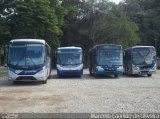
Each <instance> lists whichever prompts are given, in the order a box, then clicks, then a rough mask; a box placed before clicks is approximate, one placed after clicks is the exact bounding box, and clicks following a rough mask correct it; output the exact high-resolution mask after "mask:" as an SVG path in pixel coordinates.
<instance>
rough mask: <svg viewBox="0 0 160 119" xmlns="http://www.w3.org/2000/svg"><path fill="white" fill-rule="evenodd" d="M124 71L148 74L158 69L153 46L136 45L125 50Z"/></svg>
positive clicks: (130, 73)
mask: <svg viewBox="0 0 160 119" xmlns="http://www.w3.org/2000/svg"><path fill="white" fill-rule="evenodd" d="M123 59H124V73H125V74H127V75H148V77H151V76H152V73H154V72H155V71H156V67H157V65H156V62H157V61H156V51H155V48H154V47H153V46H134V47H131V48H128V49H125V50H124V58H123Z"/></svg>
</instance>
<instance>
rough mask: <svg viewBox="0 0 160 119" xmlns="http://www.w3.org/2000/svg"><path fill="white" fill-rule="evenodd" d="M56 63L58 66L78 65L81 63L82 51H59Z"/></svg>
mask: <svg viewBox="0 0 160 119" xmlns="http://www.w3.org/2000/svg"><path fill="white" fill-rule="evenodd" d="M57 63H58V64H60V65H78V64H81V63H82V51H81V50H77V49H74V50H73V49H70V50H69V49H67V50H59V51H58V52H57Z"/></svg>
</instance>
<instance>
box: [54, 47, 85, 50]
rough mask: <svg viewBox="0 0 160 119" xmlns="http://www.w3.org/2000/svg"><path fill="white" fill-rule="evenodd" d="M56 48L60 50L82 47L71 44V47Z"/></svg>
mask: <svg viewBox="0 0 160 119" xmlns="http://www.w3.org/2000/svg"><path fill="white" fill-rule="evenodd" d="M57 49H58V50H61V49H80V50H81V49H82V48H81V47H75V46H71V47H59V48H57Z"/></svg>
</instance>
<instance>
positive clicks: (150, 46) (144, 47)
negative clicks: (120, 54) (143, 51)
mask: <svg viewBox="0 0 160 119" xmlns="http://www.w3.org/2000/svg"><path fill="white" fill-rule="evenodd" d="M132 48H154V47H153V46H133V47H132Z"/></svg>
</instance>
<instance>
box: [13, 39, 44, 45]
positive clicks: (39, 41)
mask: <svg viewBox="0 0 160 119" xmlns="http://www.w3.org/2000/svg"><path fill="white" fill-rule="evenodd" d="M14 42H34V43H35V42H36V43H43V44H45V43H46V41H45V40H42V39H13V40H11V41H10V43H14Z"/></svg>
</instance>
